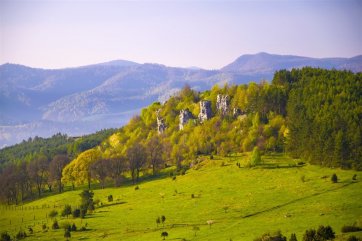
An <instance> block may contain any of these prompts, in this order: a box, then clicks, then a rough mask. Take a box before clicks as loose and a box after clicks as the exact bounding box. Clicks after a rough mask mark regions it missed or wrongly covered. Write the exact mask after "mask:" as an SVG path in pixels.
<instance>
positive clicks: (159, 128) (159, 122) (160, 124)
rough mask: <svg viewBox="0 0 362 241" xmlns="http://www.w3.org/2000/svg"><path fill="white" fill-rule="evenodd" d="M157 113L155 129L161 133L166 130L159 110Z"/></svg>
mask: <svg viewBox="0 0 362 241" xmlns="http://www.w3.org/2000/svg"><path fill="white" fill-rule="evenodd" d="M156 115H157V131H158V134H162V133H163V132H164V131H165V130H166V124H165V122H164V120H163V118H162V117H161V116H160V110H158V111H157V112H156Z"/></svg>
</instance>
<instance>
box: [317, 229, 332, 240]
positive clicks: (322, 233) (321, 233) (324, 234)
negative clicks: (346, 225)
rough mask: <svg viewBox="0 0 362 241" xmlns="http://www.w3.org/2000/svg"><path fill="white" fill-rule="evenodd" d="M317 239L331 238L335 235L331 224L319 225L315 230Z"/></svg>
mask: <svg viewBox="0 0 362 241" xmlns="http://www.w3.org/2000/svg"><path fill="white" fill-rule="evenodd" d="M317 237H318V240H332V239H334V238H335V237H336V236H335V234H334V232H333V229H332V227H331V226H319V228H318V230H317Z"/></svg>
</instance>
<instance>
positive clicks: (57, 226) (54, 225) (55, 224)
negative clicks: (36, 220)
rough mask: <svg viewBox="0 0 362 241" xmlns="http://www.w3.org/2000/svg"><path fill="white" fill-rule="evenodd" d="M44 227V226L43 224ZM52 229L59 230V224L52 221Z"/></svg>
mask: <svg viewBox="0 0 362 241" xmlns="http://www.w3.org/2000/svg"><path fill="white" fill-rule="evenodd" d="M44 225H45V224H44ZM52 229H59V224H58V221H57V220H54V222H53V224H52Z"/></svg>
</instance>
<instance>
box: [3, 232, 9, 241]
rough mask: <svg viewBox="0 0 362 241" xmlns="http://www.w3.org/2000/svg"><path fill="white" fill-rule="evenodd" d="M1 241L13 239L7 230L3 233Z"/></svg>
mask: <svg viewBox="0 0 362 241" xmlns="http://www.w3.org/2000/svg"><path fill="white" fill-rule="evenodd" d="M1 241H11V237H10V235H9V234H8V233H7V232H6V231H5V232H2V233H1Z"/></svg>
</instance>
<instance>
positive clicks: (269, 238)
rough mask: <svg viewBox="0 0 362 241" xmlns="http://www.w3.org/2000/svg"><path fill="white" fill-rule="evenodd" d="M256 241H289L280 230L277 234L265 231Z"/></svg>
mask: <svg viewBox="0 0 362 241" xmlns="http://www.w3.org/2000/svg"><path fill="white" fill-rule="evenodd" d="M254 241H287V238H286V237H285V236H283V235H282V233H281V232H280V231H277V232H276V233H275V234H269V233H265V234H263V235H262V236H261V237H259V238H256V239H254Z"/></svg>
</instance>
